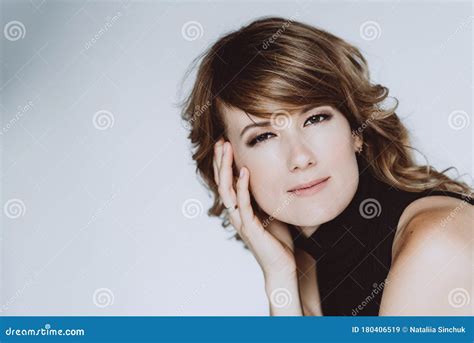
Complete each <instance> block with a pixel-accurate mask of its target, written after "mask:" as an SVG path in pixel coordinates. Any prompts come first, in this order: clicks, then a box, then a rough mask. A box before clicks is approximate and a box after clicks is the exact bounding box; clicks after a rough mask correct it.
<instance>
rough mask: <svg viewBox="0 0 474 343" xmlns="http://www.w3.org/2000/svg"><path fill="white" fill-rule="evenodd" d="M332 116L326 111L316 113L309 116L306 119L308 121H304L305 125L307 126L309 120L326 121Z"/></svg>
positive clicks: (312, 121)
mask: <svg viewBox="0 0 474 343" xmlns="http://www.w3.org/2000/svg"><path fill="white" fill-rule="evenodd" d="M330 117H331V115H329V114H325V113H321V114H314V115H312V116H311V117H309V118H308V119H306V121H305V123H304V126H306V123H308V122H309V124H315V123H319V122H322V121H325V120H327V119H328V118H330Z"/></svg>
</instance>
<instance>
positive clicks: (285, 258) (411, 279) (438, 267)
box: [214, 109, 474, 316]
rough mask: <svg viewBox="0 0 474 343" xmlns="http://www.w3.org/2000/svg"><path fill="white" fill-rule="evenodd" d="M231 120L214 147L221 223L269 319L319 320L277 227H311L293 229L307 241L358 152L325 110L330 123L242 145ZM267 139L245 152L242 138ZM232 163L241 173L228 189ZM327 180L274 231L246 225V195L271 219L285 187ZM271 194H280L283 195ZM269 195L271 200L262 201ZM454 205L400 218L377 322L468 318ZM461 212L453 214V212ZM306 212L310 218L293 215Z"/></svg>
mask: <svg viewBox="0 0 474 343" xmlns="http://www.w3.org/2000/svg"><path fill="white" fill-rule="evenodd" d="M240 112H241V111H239V110H238V109H230V110H228V111H226V113H225V121H226V123H227V129H228V137H229V139H230V141H231V142H232V144H231V143H230V142H224V140H223V139H220V140H219V141H218V142H217V143H216V144H215V148H214V176H215V182H216V184H217V185H218V188H219V195H220V197H221V199H222V201H223V203H224V205H225V206H226V207H231V206H232V205H234V204H237V205H238V209H237V210H235V211H233V212H232V213H230V221H231V224H232V225H233V226H234V228H235V229H236V230H237V232H238V233H239V235H240V236H241V237H242V239H244V240H245V241H246V244H247V246H249V248H250V250H251V251H252V253H253V255H254V256H255V258H256V259H257V261H258V263H259V265H260V266H261V268H262V270H263V273H264V277H265V290H266V292H267V296H268V297H269V299H270V314H271V315H295V316H301V315H322V312H321V307H320V298H319V294H318V287H317V278H316V265H315V261H314V259H313V258H312V257H311V256H310V255H308V254H307V253H305V252H303V251H300V250H299V249H296V250H295V249H294V247H293V242H292V239H291V235H290V233H289V229H288V226H287V224H286V223H287V222H291V223H292V224H293V225H297V224H298V223H297V222H296V221H297V220H313V221H314V222H302V223H300V228H301V229H302V231H303V232H304V233H305V234H306V235H307V236H309V235H310V234H311V233H312V232H314V230H316V229H317V227H318V225H319V224H320V223H323V222H326V221H327V220H330V219H332V218H333V217H334V216H335V215H337V214H338V213H339V212H340V211H342V210H343V209H344V208H345V206H346V205H347V203H348V202H349V201H350V199H351V198H352V195H353V193H354V192H355V188H356V186H357V183H355V184H352V181H353V180H354V179H356V178H357V176H358V174H357V169H356V168H357V167H356V165H355V157H354V155H353V154H355V151H357V148H358V146H359V144H360V143H361V142H359V141H357V140H352V138H351V132H350V129H349V126H348V123H347V122H346V120H345V118H344V117H343V115H342V114H341V113H339V112H338V111H336V110H334V109H330V112H329V113H331V114H333V119H332V120H331V121H326V122H319V123H314V124H311V125H307V121H308V117H309V116H310V115H312V114H313V113H314V112H313V110H311V111H308V112H307V113H301V114H299V115H297V117H295V118H296V119H295V120H294V121H293V124H292V125H290V126H288V127H287V128H285V129H284V130H274V129H272V128H271V127H270V128H263V129H262V128H254V129H252V130H253V131H249V133H248V134H247V135H244V136H243V138H241V137H239V133H240V132H241V130H242V128H243V127H244V126H245V125H247V124H249V123H250V121H249V119H248V117H246V116H245V114H243V113H240ZM255 120H258V118H255ZM267 130H269V131H271V132H272V133H273V134H272V136H271V137H270V139H269V140H267V141H266V142H264V143H261V144H260V145H259V146H258V147H257V148H256V149H253V148H248V147H246V146H245V143H244V142H245V141H247V139H246V138H248V137H251V136H255V134H256V133H261V132H264V131H267ZM252 133H254V134H253V135H251V134H252ZM234 145H235V146H234ZM224 148H225V149H224ZM224 150H225V151H224ZM233 163H235V164H236V166H237V167H239V168H240V170H242V177H241V178H239V180H238V181H237V183H236V189H234V188H233V173H232V165H233ZM269 165H271V166H272V168H268V166H269ZM249 168H250V170H251V172H250V170H249ZM323 171H324V172H323ZM328 174H329V175H331V177H332V180H333V183H332V185H330V187H327V188H326V191H323V192H322V193H321V194H319V195H318V196H317V197H315V198H314V199H315V200H314V201H315V203H309V202H305V201H304V200H303V199H301V200H298V201H299V202H298V201H294V202H292V203H291V204H290V206H287V208H285V211H282V212H281V213H279V215H280V217H282V218H280V219H281V220H283V221H279V220H277V219H273V221H271V222H270V224H269V225H268V226H266V227H263V225H262V223H261V222H260V221H259V219H258V218H257V217H256V216H255V214H254V212H253V209H252V207H251V203H250V192H251V191H252V194H253V195H254V196H255V197H256V200H257V201H258V203H259V205H260V206H261V207H262V208H263V209H264V210H265V212H266V213H272V211H273V209H275V208H276V207H277V206H278V205H279V204H281V203H282V199H283V195H284V194H285V193H286V192H285V189H287V188H288V187H289V186H290V185H291V184H294V183H295V182H296V181H301V180H304V179H307V178H309V177H306V176H311V177H318V176H324V175H328ZM252 175H253V176H252ZM303 175H304V176H305V177H303ZM300 176H301V177H300ZM252 179H253V182H252ZM288 180H292V181H293V182H287V181H288ZM279 181H280V182H279ZM278 184H283V186H284V187H283V189H279V188H278ZM249 185H252V186H251V187H250V186H249ZM275 186H277V187H275ZM252 187H253V189H252ZM331 187H332V188H331ZM269 191H270V192H273V193H270V194H268V192H269ZM335 195H337V196H335ZM316 201H318V202H317V203H316ZM328 201H331V202H330V205H331V206H330V207H327V208H326V209H325V210H324V211H320V212H316V213H315V212H314V210H315V209H319V208H324V206H325V204H327V203H328ZM461 204H462V201H461V200H459V199H455V198H451V197H446V196H429V197H424V198H421V199H418V200H416V201H414V202H413V203H411V204H410V205H409V206H408V207H407V208H406V209H405V210H404V212H403V213H402V216H401V218H400V221H399V223H398V226H397V234H396V237H395V240H394V243H393V249H392V252H393V254H392V255H393V259H392V267H391V269H390V271H389V275H388V281H389V282H387V283H386V286H385V291H384V294H383V298H382V304H381V307H380V315H446V316H450V315H472V312H473V311H472V299H471V298H472V297H473V294H474V292H473V286H472V284H473V283H472V275H473V268H472V251H473V225H472V223H473V219H474V210H473V209H474V206H472V205H466V206H462V207H461ZM460 207H461V208H462V210H457V209H459V208H460ZM310 209H312V211H313V212H312V213H314V214H315V215H314V216H307V215H303V214H302V213H306V214H307V213H309V211H310ZM453 213H455V214H456V215H455V217H454V218H452V219H451V220H450V221H448V222H446V221H445V220H444V219H445V218H451V216H452V214H453ZM304 230H306V231H304ZM281 289H283V290H284V291H285V294H289V297H290V298H291V302H290V304H289V305H288V306H284V307H281V306H275V305H278V304H275V301H274V300H275V297H272V295H275V294H276V293H274V292H277V291H281ZM458 294H460V296H459V295H458ZM461 297H464V298H465V301H464V302H465V304H463V302H461V305H462V306H459V304H458V303H457V302H456V301H458V302H459V299H460V298H461ZM322 300H324V299H322ZM453 304H454V305H453Z"/></svg>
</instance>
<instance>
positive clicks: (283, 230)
mask: <svg viewBox="0 0 474 343" xmlns="http://www.w3.org/2000/svg"><path fill="white" fill-rule="evenodd" d="M232 163H233V151H232V145H231V144H230V142H225V141H224V140H223V139H222V138H221V139H220V140H219V141H218V142H217V143H216V144H215V146H214V162H213V165H214V180H215V182H216V184H217V185H218V191H219V195H220V197H221V200H222V202H223V204H224V206H225V207H226V208H228V211H229V212H230V213H229V217H230V222H231V224H232V226H234V228H235V229H236V230H237V232H238V234H239V235H240V237H241V238H242V239H243V240H244V242H245V243H246V244H247V246H248V247H249V249H250V250H251V252H252V254H253V255H254V256H255V258H256V259H257V261H258V263H259V265H260V267H261V268H262V270H263V272H264V275H265V279H269V278H275V276H276V275H279V276H280V277H281V276H282V275H284V276H290V275H296V262H295V256H294V248H293V240H292V237H291V234H290V232H289V229H288V225H287V224H285V223H282V222H281V221H278V220H277V219H275V218H271V219H270V218H269V220H267V221H265V223H267V222H268V225H266V227H264V226H263V225H262V222H261V221H260V220H259V219H258V217H257V216H256V215H255V214H254V211H253V209H252V206H251V202H250V192H249V179H250V175H249V171H248V169H247V168H245V167H242V168H241V170H240V177H239V179H238V181H237V185H236V188H237V192H236V191H235V190H234V186H233V174H232ZM234 205H237V209H234Z"/></svg>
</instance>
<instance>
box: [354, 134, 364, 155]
mask: <svg viewBox="0 0 474 343" xmlns="http://www.w3.org/2000/svg"><path fill="white" fill-rule="evenodd" d="M352 141H353V142H352V143H353V147H354V151H355V152H357V151H359V150H360V149H362V146H363V144H364V139H363V137H362V134H355V133H353V134H352Z"/></svg>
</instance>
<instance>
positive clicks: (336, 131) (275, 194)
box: [223, 106, 361, 227]
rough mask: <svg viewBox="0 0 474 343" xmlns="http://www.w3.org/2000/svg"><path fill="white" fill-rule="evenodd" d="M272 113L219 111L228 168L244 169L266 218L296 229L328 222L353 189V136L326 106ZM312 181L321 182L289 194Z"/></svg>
mask: <svg viewBox="0 0 474 343" xmlns="http://www.w3.org/2000/svg"><path fill="white" fill-rule="evenodd" d="M272 110H273V109H272ZM273 113H274V114H275V115H274V116H272V118H271V119H265V118H259V117H256V116H252V115H250V114H249V115H247V114H246V113H245V112H243V111H241V110H239V109H237V108H229V107H227V108H226V109H225V110H224V111H223V115H224V120H225V123H226V127H227V137H228V139H229V141H230V143H231V144H232V147H233V151H234V163H235V164H236V166H237V168H239V169H240V168H241V167H242V166H245V167H247V168H248V170H249V172H250V191H251V193H252V194H253V196H254V198H255V200H256V201H257V203H258V204H259V205H260V207H261V208H262V209H263V210H264V211H265V212H266V213H267V214H268V215H271V216H273V217H275V218H276V219H278V220H280V221H283V222H285V223H289V224H293V225H297V226H301V227H306V226H315V225H320V224H322V223H325V222H327V221H329V220H331V219H333V218H334V217H336V216H337V215H338V214H339V213H341V212H342V211H343V210H344V209H345V208H346V207H347V205H348V204H349V203H350V201H351V200H352V198H353V196H354V194H355V191H356V189H357V184H358V181H359V173H358V166H357V160H356V155H355V151H356V150H357V148H358V147H359V146H360V145H361V141H360V139H359V138H358V137H357V136H355V137H353V135H352V134H351V129H350V126H349V122H348V121H347V119H346V118H345V117H344V115H343V114H342V113H341V112H339V111H338V110H337V109H335V108H334V107H331V106H321V107H315V108H312V109H309V110H308V109H304V110H301V111H295V112H293V113H292V114H291V115H290V113H288V112H286V111H284V110H279V109H277V108H274V112H273ZM249 117H250V118H252V120H253V121H252V120H251V119H250V118H249ZM255 122H256V123H259V124H261V125H259V126H256V125H255ZM318 179H319V180H321V179H322V180H324V179H327V181H325V182H323V183H321V184H319V185H318V186H316V187H312V188H309V189H306V190H304V191H296V192H295V191H291V190H293V189H294V188H295V187H296V188H297V187H298V186H301V185H303V184H308V183H311V182H313V181H317V180H318Z"/></svg>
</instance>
